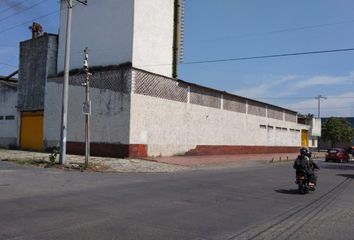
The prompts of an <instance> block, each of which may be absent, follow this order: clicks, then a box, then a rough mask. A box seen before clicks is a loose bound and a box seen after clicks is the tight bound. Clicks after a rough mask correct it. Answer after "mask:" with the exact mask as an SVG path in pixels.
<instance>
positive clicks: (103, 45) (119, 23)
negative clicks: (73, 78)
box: [58, 0, 134, 72]
mask: <svg viewBox="0 0 354 240" xmlns="http://www.w3.org/2000/svg"><path fill="white" fill-rule="evenodd" d="M74 2H75V1H74ZM75 5H76V3H75ZM61 8H62V11H61V14H60V26H59V27H60V30H59V52H58V71H59V72H61V71H63V70H64V53H65V38H66V18H67V9H66V1H63V0H62V1H61ZM133 8H134V0H104V1H102V0H89V1H88V3H87V5H86V6H85V5H82V4H77V5H76V6H75V7H74V8H73V19H72V38H71V55H70V58H71V59H70V63H71V64H70V69H76V68H82V65H83V54H82V53H83V50H84V48H85V47H88V48H89V53H90V54H89V58H90V65H91V66H106V65H118V64H121V63H126V62H132V48H133V16H134V9H133Z"/></svg>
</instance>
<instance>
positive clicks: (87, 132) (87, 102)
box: [82, 47, 92, 168]
mask: <svg viewBox="0 0 354 240" xmlns="http://www.w3.org/2000/svg"><path fill="white" fill-rule="evenodd" d="M84 55H85V58H84V71H85V73H86V81H85V82H84V83H82V85H83V86H85V90H86V91H85V95H86V97H85V102H84V104H83V109H82V113H83V114H84V115H85V168H87V167H88V162H89V157H90V115H91V101H90V76H91V75H92V74H91V73H90V71H89V64H88V48H87V47H86V48H85V50H84Z"/></svg>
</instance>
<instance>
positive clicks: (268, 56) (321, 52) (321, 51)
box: [181, 48, 354, 65]
mask: <svg viewBox="0 0 354 240" xmlns="http://www.w3.org/2000/svg"><path fill="white" fill-rule="evenodd" d="M348 51H354V48H342V49H331V50H320V51H309V52H295V53H282V54H273V55H262V56H253V57H239V58H226V59H215V60H204V61H190V62H182V63H181V64H182V65H190V64H204V63H220V62H233V61H243V60H254V59H264V58H278V57H290V56H300V55H312V54H323V53H335V52H348Z"/></svg>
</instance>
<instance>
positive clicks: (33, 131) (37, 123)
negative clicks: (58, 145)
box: [20, 112, 43, 150]
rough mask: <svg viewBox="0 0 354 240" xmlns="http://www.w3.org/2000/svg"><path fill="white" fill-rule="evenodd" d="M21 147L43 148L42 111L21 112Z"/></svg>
mask: <svg viewBox="0 0 354 240" xmlns="http://www.w3.org/2000/svg"><path fill="white" fill-rule="evenodd" d="M20 137H21V140H20V141H21V142H20V145H21V149H26V150H43V112H23V113H22V114H21V136H20Z"/></svg>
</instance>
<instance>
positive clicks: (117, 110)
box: [44, 82, 130, 147]
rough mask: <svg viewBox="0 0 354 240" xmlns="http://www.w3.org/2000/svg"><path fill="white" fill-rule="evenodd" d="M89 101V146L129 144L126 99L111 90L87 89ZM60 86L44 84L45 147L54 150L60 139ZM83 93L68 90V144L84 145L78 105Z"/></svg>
mask: <svg viewBox="0 0 354 240" xmlns="http://www.w3.org/2000/svg"><path fill="white" fill-rule="evenodd" d="M90 95H91V97H90V98H91V101H92V115H91V131H90V132H91V142H95V143H115V144H118V143H122V144H128V143H129V112H130V95H127V94H122V93H118V92H114V91H111V90H100V89H97V88H95V89H90ZM61 98H62V85H61V84H58V83H55V82H47V84H46V99H45V112H44V126H45V127H44V136H45V137H44V138H45V143H46V147H51V146H55V145H56V144H57V143H58V142H59V139H60V124H61V106H62V104H61V101H62V99H61ZM84 99H85V89H84V88H83V87H81V86H72V85H71V86H70V87H69V110H68V131H67V134H68V135H67V141H68V142H84V141H85V137H84V136H85V135H84V124H85V123H84V121H85V120H84V115H82V103H83V102H84Z"/></svg>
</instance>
